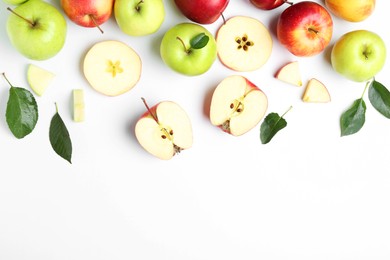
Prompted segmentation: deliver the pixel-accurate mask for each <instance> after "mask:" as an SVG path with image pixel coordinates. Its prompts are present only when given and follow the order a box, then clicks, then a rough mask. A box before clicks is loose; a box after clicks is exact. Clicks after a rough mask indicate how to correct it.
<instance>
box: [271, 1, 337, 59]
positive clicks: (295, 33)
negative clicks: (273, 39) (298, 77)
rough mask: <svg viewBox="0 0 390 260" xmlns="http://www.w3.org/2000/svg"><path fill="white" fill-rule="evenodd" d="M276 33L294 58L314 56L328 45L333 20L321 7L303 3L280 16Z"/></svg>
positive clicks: (306, 2) (295, 5) (313, 3)
mask: <svg viewBox="0 0 390 260" xmlns="http://www.w3.org/2000/svg"><path fill="white" fill-rule="evenodd" d="M276 32H277V38H278V40H279V41H280V43H281V44H282V45H284V46H285V47H286V48H287V49H288V50H289V51H290V52H291V53H292V54H294V55H295V56H298V57H308V56H314V55H317V54H319V53H320V52H322V51H323V50H324V49H325V48H326V47H327V46H328V45H329V42H330V40H331V39H332V35H333V20H332V16H331V15H330V13H329V12H328V11H327V10H326V9H325V8H324V7H323V6H322V5H320V4H317V3H315V2H312V1H303V2H299V3H297V4H293V5H291V6H289V7H288V8H286V9H285V10H284V11H283V12H282V13H281V14H280V16H279V19H278V22H277V28H276Z"/></svg>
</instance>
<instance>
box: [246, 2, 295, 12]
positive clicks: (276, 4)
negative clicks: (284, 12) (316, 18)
mask: <svg viewBox="0 0 390 260" xmlns="http://www.w3.org/2000/svg"><path fill="white" fill-rule="evenodd" d="M250 2H251V3H252V4H253V5H254V6H256V7H257V8H259V9H262V10H272V9H275V8H278V7H279V6H281V5H282V4H284V3H287V4H292V2H289V1H287V0H250Z"/></svg>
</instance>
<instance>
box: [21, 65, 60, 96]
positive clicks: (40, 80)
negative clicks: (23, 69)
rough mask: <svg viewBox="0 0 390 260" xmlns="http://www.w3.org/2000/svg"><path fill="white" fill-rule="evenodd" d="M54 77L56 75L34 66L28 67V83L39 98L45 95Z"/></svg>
mask: <svg viewBox="0 0 390 260" xmlns="http://www.w3.org/2000/svg"><path fill="white" fill-rule="evenodd" d="M54 77H55V74H54V73H52V72H50V71H48V70H46V69H43V68H41V67H38V66H36V65H34V64H29V65H28V67H27V82H28V84H29V85H30V87H31V89H32V90H33V91H34V93H35V94H37V95H38V96H42V95H43V93H44V92H45V91H46V89H47V87H48V86H49V85H50V83H51V82H52V81H53V79H54Z"/></svg>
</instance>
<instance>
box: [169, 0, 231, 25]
mask: <svg viewBox="0 0 390 260" xmlns="http://www.w3.org/2000/svg"><path fill="white" fill-rule="evenodd" d="M175 4H176V6H177V7H178V8H179V10H180V11H181V12H182V13H183V14H184V16H186V17H187V18H188V19H190V20H191V21H193V22H196V23H200V24H211V23H213V22H215V21H216V20H217V19H218V18H219V17H220V16H221V14H222V13H223V11H225V9H226V7H227V6H228V4H229V0H175Z"/></svg>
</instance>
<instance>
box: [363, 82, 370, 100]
mask: <svg viewBox="0 0 390 260" xmlns="http://www.w3.org/2000/svg"><path fill="white" fill-rule="evenodd" d="M370 83H371V81H367V82H366V86H365V87H364V90H363V94H362V97H361V99H363V96H364V94H365V93H366V91H367V88H368V86H369V85H370Z"/></svg>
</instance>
